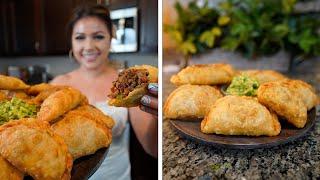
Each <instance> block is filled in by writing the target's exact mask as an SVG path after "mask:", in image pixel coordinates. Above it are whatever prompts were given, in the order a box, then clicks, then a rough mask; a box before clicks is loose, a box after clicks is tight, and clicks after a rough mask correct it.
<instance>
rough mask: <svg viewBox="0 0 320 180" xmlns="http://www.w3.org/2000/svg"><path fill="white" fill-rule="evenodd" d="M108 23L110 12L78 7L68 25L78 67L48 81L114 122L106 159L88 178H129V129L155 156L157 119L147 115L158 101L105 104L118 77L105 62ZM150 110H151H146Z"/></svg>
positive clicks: (109, 27) (146, 149)
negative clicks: (83, 98)
mask: <svg viewBox="0 0 320 180" xmlns="http://www.w3.org/2000/svg"><path fill="white" fill-rule="evenodd" d="M111 23H112V21H111V19H110V15H109V10H108V9H107V8H106V7H105V6H102V5H92V6H83V7H79V8H77V9H76V10H75V11H74V14H73V16H72V17H71V21H70V23H69V35H70V39H71V46H72V50H71V51H72V54H73V55H74V59H75V60H76V61H77V62H78V63H79V68H78V69H75V70H73V71H71V72H69V73H67V74H64V75H60V76H57V77H56V78H55V79H54V80H53V81H52V82H51V83H52V84H59V85H68V86H71V87H74V88H76V89H78V90H80V91H81V92H82V93H83V94H85V95H86V96H87V97H88V100H89V103H90V104H91V105H93V106H96V107H97V108H98V109H100V110H101V111H103V112H104V113H105V114H108V115H109V116H111V117H112V118H113V119H114V120H115V126H114V128H113V132H112V136H113V140H112V145H111V146H110V150H109V153H108V156H107V157H106V159H105V160H104V162H103V163H102V164H101V166H100V168H99V169H98V170H97V172H96V173H95V174H93V176H92V177H91V179H131V175H130V170H131V167H130V166H131V165H130V160H129V131H130V126H132V129H133V130H134V133H135V135H136V137H137V139H138V140H139V143H140V144H141V145H142V147H143V149H144V150H145V151H146V152H147V153H148V154H149V155H151V156H154V157H156V156H157V120H156V119H157V117H156V116H154V115H152V114H150V113H146V112H155V111H157V99H156V98H154V99H155V102H156V106H155V105H154V104H151V103H150V104H145V103H143V102H140V104H139V105H140V108H141V109H139V108H138V107H132V108H124V107H113V106H109V105H108V103H107V102H108V101H109V98H108V96H107V95H108V94H111V91H110V89H111V88H112V82H113V81H115V80H116V79H117V77H118V71H117V70H116V69H114V68H113V67H111V66H110V65H109V63H108V62H109V58H108V55H109V52H110V44H111V37H112V24H111ZM154 86H157V83H155V84H154V85H153V86H150V85H149V86H148V87H150V88H151V87H152V88H153V90H154ZM152 94H154V93H152ZM148 97H149V96H148ZM106 101H107V102H106ZM150 108H152V109H153V110H154V111H149V109H150ZM144 111H145V112H144ZM129 117H130V118H129ZM129 121H130V123H129Z"/></svg>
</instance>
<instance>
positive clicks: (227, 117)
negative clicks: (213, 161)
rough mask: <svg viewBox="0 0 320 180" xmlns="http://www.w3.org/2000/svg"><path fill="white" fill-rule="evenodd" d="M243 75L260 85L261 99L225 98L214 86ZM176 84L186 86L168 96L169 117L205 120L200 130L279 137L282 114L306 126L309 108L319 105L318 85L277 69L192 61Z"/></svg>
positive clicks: (284, 117)
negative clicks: (284, 73)
mask: <svg viewBox="0 0 320 180" xmlns="http://www.w3.org/2000/svg"><path fill="white" fill-rule="evenodd" d="M241 74H245V75H246V76H248V77H250V78H253V79H255V80H257V81H258V82H259V83H260V87H259V88H258V92H257V95H256V97H245V96H234V95H228V96H225V97H223V96H222V95H221V93H220V92H219V90H218V89H216V88H217V87H214V85H222V84H225V85H228V84H229V83H230V82H231V80H232V78H233V77H235V76H238V75H241ZM171 82H172V83H173V84H175V85H182V86H179V87H178V88H177V89H176V90H174V91H173V92H172V93H171V94H170V95H169V97H168V98H167V100H166V102H165V105H164V117H165V118H166V119H180V120H189V119H195V118H196V119H203V120H202V122H201V128H200V129H201V131H202V132H203V133H208V134H210V133H216V134H224V135H247V136H260V135H266V136H276V135H278V134H279V133H280V131H281V124H280V122H279V120H278V116H279V117H281V118H283V119H285V120H287V121H288V122H289V123H291V124H292V125H294V126H295V127H297V128H303V127H304V126H305V124H306V122H307V111H308V110H311V109H312V108H313V107H315V106H316V105H317V104H319V99H318V97H317V95H316V94H315V90H314V89H313V88H312V86H310V85H309V84H307V83H305V82H303V81H301V80H291V79H289V78H287V77H286V76H284V75H282V74H281V73H278V72H276V71H273V70H246V71H236V70H235V69H234V68H233V67H232V66H231V65H227V64H207V65H192V66H189V67H187V68H185V69H183V70H181V71H180V72H179V73H178V74H177V75H173V76H172V77H171ZM209 85H211V86H209Z"/></svg>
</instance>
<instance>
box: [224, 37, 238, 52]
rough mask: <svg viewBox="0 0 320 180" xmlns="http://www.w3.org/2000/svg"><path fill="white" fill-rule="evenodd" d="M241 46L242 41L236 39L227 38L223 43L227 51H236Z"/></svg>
mask: <svg viewBox="0 0 320 180" xmlns="http://www.w3.org/2000/svg"><path fill="white" fill-rule="evenodd" d="M239 44H240V39H239V38H236V37H226V38H224V39H223V40H222V42H221V47H222V48H223V49H226V50H231V51H234V50H235V49H236V48H237V47H238V46H239Z"/></svg>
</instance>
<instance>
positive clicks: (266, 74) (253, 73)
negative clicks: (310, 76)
mask: <svg viewBox="0 0 320 180" xmlns="http://www.w3.org/2000/svg"><path fill="white" fill-rule="evenodd" d="M241 74H245V75H247V76H249V77H251V78H254V79H256V80H257V81H258V82H259V83H260V84H263V83H266V82H272V81H279V80H285V79H287V77H285V76H284V75H283V74H281V73H279V72H277V71H273V70H245V71H241Z"/></svg>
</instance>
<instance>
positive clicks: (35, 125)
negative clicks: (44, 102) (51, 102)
mask: <svg viewBox="0 0 320 180" xmlns="http://www.w3.org/2000/svg"><path fill="white" fill-rule="evenodd" d="M0 153H1V156H2V157H4V158H5V159H6V160H8V161H9V162H10V163H11V164H12V165H14V166H15V167H16V168H17V169H19V170H20V171H22V172H25V173H26V174H29V175H31V176H32V177H33V178H34V179H41V180H56V179H63V180H67V179H70V176H71V175H70V172H71V168H72V157H71V155H70V154H69V152H68V149H67V145H66V144H65V142H64V141H63V139H62V138H61V137H60V136H58V135H56V134H55V133H54V132H53V131H52V130H51V128H50V126H49V123H48V122H45V121H40V120H37V119H31V118H29V119H20V120H16V121H10V122H9V123H6V124H5V125H2V126H1V127H0Z"/></svg>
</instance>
